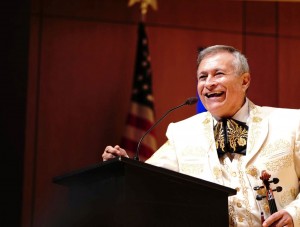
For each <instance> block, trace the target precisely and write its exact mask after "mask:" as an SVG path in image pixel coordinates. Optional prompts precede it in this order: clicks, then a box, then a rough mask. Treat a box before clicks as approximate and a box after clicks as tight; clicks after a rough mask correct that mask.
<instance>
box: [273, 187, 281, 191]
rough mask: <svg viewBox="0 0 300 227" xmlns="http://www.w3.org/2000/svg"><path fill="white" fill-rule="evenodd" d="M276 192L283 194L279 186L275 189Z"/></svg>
mask: <svg viewBox="0 0 300 227" xmlns="http://www.w3.org/2000/svg"><path fill="white" fill-rule="evenodd" d="M274 191H276V192H281V191H282V187H280V186H277V187H276V189H275V190H274Z"/></svg>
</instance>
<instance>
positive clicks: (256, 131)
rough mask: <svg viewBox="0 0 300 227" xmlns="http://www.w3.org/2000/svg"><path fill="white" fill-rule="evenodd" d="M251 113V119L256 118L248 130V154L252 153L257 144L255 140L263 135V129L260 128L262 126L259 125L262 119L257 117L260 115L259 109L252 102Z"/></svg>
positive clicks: (250, 103) (250, 104)
mask: <svg viewBox="0 0 300 227" xmlns="http://www.w3.org/2000/svg"><path fill="white" fill-rule="evenodd" d="M249 111H250V117H251V116H254V117H253V118H252V124H251V126H250V127H249V130H248V139H247V140H248V142H247V154H250V153H251V152H252V150H253V146H254V144H255V139H256V138H257V137H258V136H259V135H260V133H261V128H260V127H259V125H260V124H258V123H260V122H261V118H260V117H257V116H256V115H259V114H260V111H259V108H257V107H256V106H255V105H254V104H253V103H252V102H249Z"/></svg>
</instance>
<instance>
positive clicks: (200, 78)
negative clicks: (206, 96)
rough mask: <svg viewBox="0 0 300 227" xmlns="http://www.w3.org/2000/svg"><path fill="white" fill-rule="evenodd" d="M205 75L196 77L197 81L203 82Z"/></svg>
mask: <svg viewBox="0 0 300 227" xmlns="http://www.w3.org/2000/svg"><path fill="white" fill-rule="evenodd" d="M206 77H207V76H206V75H200V76H199V77H198V80H205V79H206Z"/></svg>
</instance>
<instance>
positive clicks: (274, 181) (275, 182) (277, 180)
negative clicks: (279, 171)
mask: <svg viewBox="0 0 300 227" xmlns="http://www.w3.org/2000/svg"><path fill="white" fill-rule="evenodd" d="M272 182H273V183H274V184H277V183H278V182H279V179H278V178H276V177H274V178H273V180H272V181H271V182H270V183H272Z"/></svg>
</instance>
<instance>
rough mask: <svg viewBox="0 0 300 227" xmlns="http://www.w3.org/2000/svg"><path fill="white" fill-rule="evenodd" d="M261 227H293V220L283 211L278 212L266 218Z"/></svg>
mask: <svg viewBox="0 0 300 227" xmlns="http://www.w3.org/2000/svg"><path fill="white" fill-rule="evenodd" d="M262 226H263V227H268V226H270V227H283V226H284V227H293V226H294V223H293V218H292V217H291V215H290V214H289V213H288V212H287V211H285V210H280V211H278V212H276V213H274V214H272V215H271V216H270V217H268V218H267V219H266V220H265V221H264V223H263V225H262Z"/></svg>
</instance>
